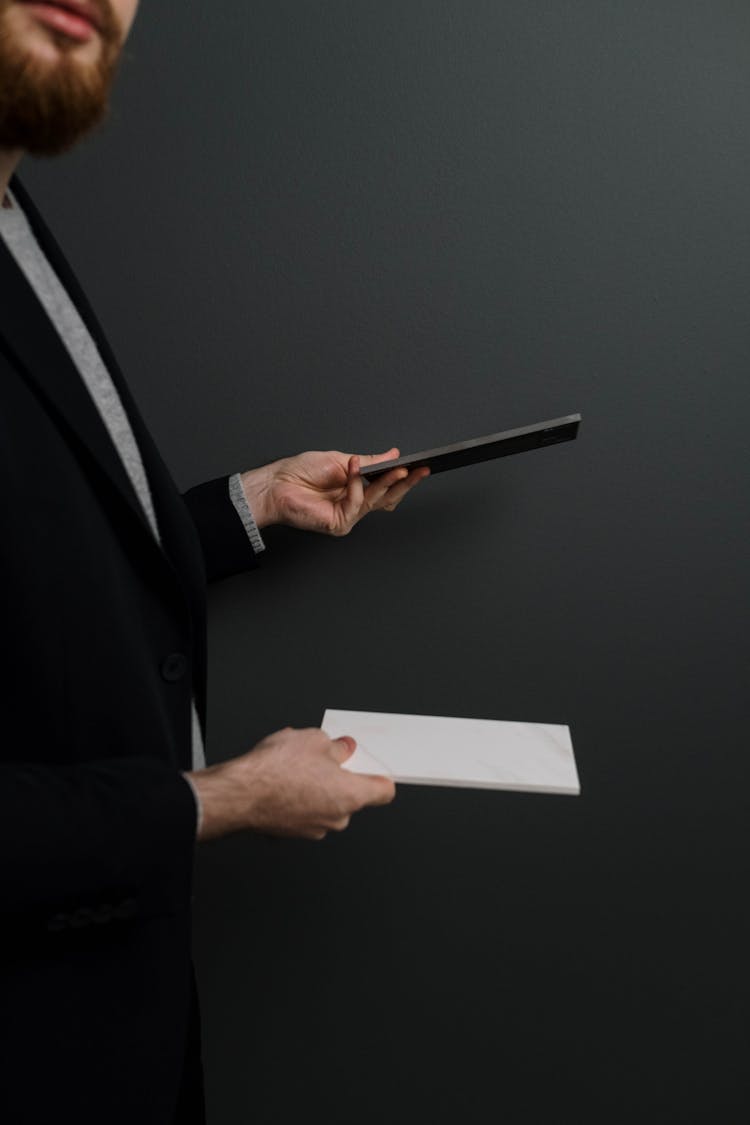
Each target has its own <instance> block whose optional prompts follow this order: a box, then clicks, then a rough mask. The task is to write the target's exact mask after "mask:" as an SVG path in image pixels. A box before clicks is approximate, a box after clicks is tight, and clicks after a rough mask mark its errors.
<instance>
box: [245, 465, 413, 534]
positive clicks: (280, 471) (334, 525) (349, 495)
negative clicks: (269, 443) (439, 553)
mask: <svg viewBox="0 0 750 1125" xmlns="http://www.w3.org/2000/svg"><path fill="white" fill-rule="evenodd" d="M398 456H399V451H398V449H396V448H395V447H394V448H393V449H387V450H386V451H385V453H374V454H370V455H367V456H365V455H357V454H353V453H340V452H338V450H331V451H330V452H328V453H318V452H311V453H299V454H298V455H297V456H296V457H286V458H284V459H282V460H281V461H273V462H272V463H271V464H270V465H264V466H263V467H262V468H260V469H249V470H248V471H247V472H245V473H242V474H241V480H242V488H243V491H244V493H245V497H246V499H247V502H248V504H249V506H250V511H251V512H252V513H253V518H254V519H255V522H256V524H257V525H258V527H259V528H260V529H262V528H263V527H268V526H269V525H271V524H274V523H281V524H286V525H287V526H288V527H296V528H298V529H299V530H301V531H319V532H322V533H323V534H325V535H347V534H348V533H349V532H350V531H351V529H352V528H353V527H354V525H355V524H356V523H358V522H359V521H360V520H361V519H362V517H363V516H366V515H367V514H368V513H369V512H378V511H381V512H392V511H393V510H394V509H395V508H396V507H397V506H398V505H399V504H400V503H401V501H402V500H403V498H404V496H406V494H407V492H410V491H411V489H412V488H414V486H415V485H416V484H418V483H419V482H420V481H421V480H424V478H425V477H427V476H429V474H430V470H429V469H428V468H426V467H422V468H419V469H412V470H411V471H409V470H408V469H406V468H404V467H401V468H396V469H390V470H389V471H388V472H387V473H382V474H381V475H380V476H377V477H375V478H374V479H373V480H372V481H371V482H367V481H366V480H365V479H364V478H363V477H362V476H360V471H359V470H360V467H362V466H364V467H366V466H368V465H373V464H375V463H376V462H378V461H394V460H395V459H396V458H397V457H398Z"/></svg>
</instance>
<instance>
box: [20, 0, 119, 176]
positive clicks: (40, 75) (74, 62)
mask: <svg viewBox="0 0 750 1125" xmlns="http://www.w3.org/2000/svg"><path fill="white" fill-rule="evenodd" d="M12 7H13V0H0V148H5V149H22V150H23V151H25V152H29V153H32V154H33V155H35V156H56V155H57V154H58V153H61V152H65V151H66V150H67V149H69V148H72V146H73V145H74V144H75V143H76V141H77V140H79V138H80V137H82V136H83V135H84V134H85V133H88V132H89V131H90V130H91V129H93V128H94V127H95V126H96V125H98V124H99V123H100V122H101V121H102V120H103V118H104V117H105V116H106V113H107V110H108V108H109V92H110V89H111V87H112V82H113V79H114V76H115V71H116V69H117V62H118V58H119V54H120V46H121V34H120V27H119V23H118V21H117V18H116V16H115V14H114V12H113V11H112V8H111V6H110V3H109V0H96V11H97V15H98V18H99V24H100V31H99V33H98V34H99V37H100V39H101V46H100V50H99V54H98V57H97V60H96V62H94V63H88V62H81V61H80V60H79V59H77V58H75V54H74V48H75V45H76V44H75V43H74V42H73V41H72V40H70V39H68V38H67V37H66V36H64V35H62V34H60V33H55V32H50V34H51V35H52V36H53V37H54V40H55V42H56V44H57V46H58V48H59V57H58V58H57V59H55V60H50V59H43V58H37V57H36V56H35V53H34V50H33V48H32V49H27V48H26V47H25V46H24V45H23V43H22V42H20V39H21V37H20V36H19V35H18V34H17V32H16V31H15V29H14V28H13V27H12V26H11V21H10V20H9V19H8V18H7V16H8V15H9V11H10V9H11V8H12Z"/></svg>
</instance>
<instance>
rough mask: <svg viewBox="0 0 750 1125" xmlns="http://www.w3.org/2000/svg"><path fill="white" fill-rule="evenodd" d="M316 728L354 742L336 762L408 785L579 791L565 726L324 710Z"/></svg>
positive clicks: (571, 748)
mask: <svg viewBox="0 0 750 1125" xmlns="http://www.w3.org/2000/svg"><path fill="white" fill-rule="evenodd" d="M321 726H322V728H323V730H324V731H325V732H326V734H328V735H329V736H330V737H331V738H339V737H340V736H341V735H343V734H348V735H351V737H352V738H353V739H355V741H356V743H357V749H356V750H355V751H354V753H353V754H352V756H351V758H349V759H347V761H346V762H345V763H344V768H345V769H349V770H352V771H353V772H354V773H377V774H386V775H387V776H389V777H392V778H393V780H394V781H396V782H405V783H411V784H414V785H457V786H469V787H472V788H479V789H520V790H524V791H526V792H531V793H567V794H573V795H575V794H578V793H580V785H579V782H578V772H577V770H576V763H575V758H574V756H573V744H572V742H571V738H570V729H569V728H568V727H567V726H562V725H559V724H556V723H515V722H504V721H501V720H496V719H456V718H442V717H440V716H436V715H392V714H384V713H382V712H377V711H337V710H331V709H329V710H327V711H326V712H325V714H324V716H323V722H322V723H321Z"/></svg>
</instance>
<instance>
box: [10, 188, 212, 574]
mask: <svg viewBox="0 0 750 1125" xmlns="http://www.w3.org/2000/svg"><path fill="white" fill-rule="evenodd" d="M11 190H12V191H13V192H14V194H15V195H16V198H17V199H18V201H19V203H20V204H21V206H22V208H23V210H24V213H25V214H26V217H27V219H28V220H29V223H30V225H31V228H32V230H33V231H34V234H35V236H36V238H37V240H38V242H39V244H40V246H41V247H42V250H43V251H44V253H45V254H46V256H47V259H48V260H49V262H50V265H51V266H52V268H53V269H54V271H55V273H56V274H57V276H58V277H59V279H60V281H61V282H62V284H63V286H64V287H65V289H66V290H67V292H68V295H69V296H70V298H71V300H72V301H73V303H74V304H75V306H76V308H77V309H78V312H79V314H80V316H81V318H82V319H83V321H84V323H85V325H86V327H87V328H88V330H89V332H90V333H91V336H92V338H93V340H94V342H95V344H96V346H97V348H98V350H99V354H100V355H101V357H102V360H103V361H104V364H105V366H106V368H107V370H108V372H109V374H110V376H111V378H112V381H113V383H114V385H115V387H116V389H117V392H118V394H119V396H120V399H121V401H122V404H123V407H124V409H125V412H126V414H127V415H128V420H129V422H130V425H131V427H132V430H133V435H134V437H135V440H136V442H137V445H138V448H139V450H140V453H141V458H142V460H143V465H144V469H145V471H146V476H147V478H148V482H149V486H150V488H151V493H152V498H153V502H154V508H155V510H156V515H157V520H158V525H159V533H160V537H161V540H162V547H163V551H160V550H159V545H158V543H157V542H156V540H155V539H154V536H153V532H152V530H151V527H150V525H149V523H148V520H147V518H146V515H145V513H144V511H143V508H142V506H141V503H140V500H139V499H138V496H137V494H136V492H135V489H134V488H133V485H132V483H131V481H130V477H129V476H128V474H127V472H126V470H125V467H124V465H123V463H122V460H121V458H120V455H119V453H118V452H117V449H116V448H115V446H114V444H113V443H112V439H111V438H110V436H109V432H108V430H107V428H106V426H105V425H104V422H103V421H102V418H101V416H100V414H99V411H98V409H97V407H96V406H95V404H94V402H93V400H92V398H91V396H90V394H89V392H88V389H87V388H86V386H85V384H84V382H83V380H82V378H81V376H80V373H79V372H78V370H77V368H76V366H75V364H74V363H73V361H72V359H71V357H70V355H69V353H68V350H67V348H66V347H65V345H64V344H63V342H62V340H61V339H60V337H59V336H58V334H57V332H56V330H55V328H54V326H53V325H52V324H51V323H50V321H49V318H48V316H47V314H46V312H45V310H44V309H43V308H42V306H41V304H40V303H39V301H38V299H37V297H36V295H35V293H34V292H33V290H32V288H31V286H30V285H29V284H28V282H27V281H26V278H25V277H24V275H23V274H22V272H21V271H20V269H19V268H18V265H17V263H16V261H15V259H14V258H13V256H12V254H11V253H10V251H9V250H8V248H7V247H6V246H5V244H4V242H3V241H2V239H0V294H2V313H3V315H2V319H1V320H0V336H2V337H4V338H5V342H6V345H7V347H8V348H10V350H11V351H12V352H13V354H14V356H15V359H16V362H17V364H18V366H19V367H20V369H21V371H22V372H23V374H24V376H25V377H26V378H27V379H28V380H29V381H30V382H31V383H32V384H33V385H34V387H35V389H36V390H37V392H38V393H39V394H40V395H41V396H42V397H43V399H44V400H45V401H46V403H47V404H48V406H49V408H50V409H51V410H52V411H53V413H54V414H55V415H57V417H58V418H59V419H60V420H61V421H62V423H63V424H64V426H65V428H66V429H67V431H68V432H69V434H70V435H71V436H72V437H73V439H74V440H75V441H77V442H79V443H81V444H83V445H84V446H85V448H86V449H87V450H88V452H89V453H90V455H91V456H92V457H93V459H94V461H95V462H96V464H97V465H98V466H99V468H100V469H101V470H102V471H103V472H104V473H105V475H106V476H107V478H108V479H109V481H110V482H111V484H112V485H113V486H114V488H115V490H116V492H117V494H118V495H119V496H120V498H121V499H122V500H123V502H124V503H125V505H126V508H127V510H128V511H129V513H130V514H131V516H132V517H133V519H134V520H135V521H136V523H137V524H138V526H139V527H140V529H141V531H142V532H143V534H145V535H146V536H147V537H148V539H149V541H150V542H151V543H152V544H153V546H154V548H155V549H156V550H157V551H158V553H159V555H160V556H161V557H162V559H163V560H164V559H165V558H166V560H167V561H168V562H169V561H172V560H173V562H174V564H177V561H178V560H181V561H184V559H185V556H186V554H187V556H188V557H191V556H193V557H194V555H195V551H194V544H192V545H188V544H187V543H186V539H187V538H189V537H190V536H192V537H195V531H194V529H193V528H192V527H186V514H185V512H184V510H183V509H184V505H183V504H182V501H181V499H179V493H178V492H177V489H176V487H175V485H174V482H173V481H172V478H171V476H170V474H169V471H168V470H167V468H166V466H165V465H164V462H163V461H162V459H161V457H160V455H159V453H158V451H157V449H156V446H155V445H154V443H153V441H152V439H151V436H150V434H149V433H148V430H147V429H146V426H145V424H144V422H143V420H142V418H141V416H140V413H139V411H138V409H137V407H136V404H135V402H134V401H133V398H132V396H131V394H130V391H129V389H128V386H127V384H126V382H125V380H124V378H123V376H122V373H121V371H120V369H119V367H118V365H117V361H116V360H115V357H114V354H113V353H112V350H111V348H110V347H109V344H108V343H107V340H106V338H105V336H104V333H103V332H102V330H101V327H100V325H99V323H98V322H97V320H96V317H95V316H94V313H93V310H92V309H91V306H90V305H89V303H88V300H87V299H86V296H85V294H84V293H83V290H82V289H81V287H80V285H79V283H78V281H77V279H76V277H75V275H74V274H73V272H72V271H71V269H70V267H69V266H68V264H67V262H66V260H65V257H64V255H63V254H62V251H61V250H60V248H59V247H58V245H57V243H56V242H55V240H54V238H53V237H52V235H51V233H50V231H49V230H48V228H47V226H46V224H45V223H44V221H43V219H42V218H41V215H40V214H39V212H38V211H37V209H36V207H35V206H34V204H33V202H32V201H31V199H30V198H29V196H28V194H27V193H26V191H25V190H24V188H23V186H22V185H21V184H20V183H19V181H18V180H17V179H16V178H14V179H13V180H12V181H11ZM175 497H177V498H178V503H177V504H175ZM187 522H188V523H189V520H187ZM191 547H192V550H191ZM175 569H176V565H175ZM192 577H196V575H195V573H194V574H193V575H191V578H192ZM185 592H186V593H187V591H185Z"/></svg>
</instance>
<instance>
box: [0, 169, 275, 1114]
mask: <svg viewBox="0 0 750 1125" xmlns="http://www.w3.org/2000/svg"><path fill="white" fill-rule="evenodd" d="M11 186H12V189H13V191H14V192H15V194H16V196H17V198H18V199H19V201H20V202H21V204H22V206H23V208H24V210H25V212H26V214H27V216H28V218H29V219H30V221H31V224H32V227H33V229H34V231H35V233H36V236H37V238H38V239H39V242H40V243H41V245H42V248H43V249H44V251H45V252H46V254H47V256H48V258H49V260H50V262H51V264H52V266H53V268H54V269H55V271H56V272H57V274H58V276H59V277H60V279H61V281H62V282H63V284H64V285H65V287H66V288H67V290H68V293H69V294H70V296H71V298H72V299H73V301H74V303H75V304H76V306H77V308H78V310H79V312H80V314H81V316H82V317H83V320H84V321H85V323H86V325H87V327H88V328H89V330H90V332H91V334H92V336H93V338H94V340H95V342H96V344H97V346H98V348H99V351H100V353H101V355H102V357H103V359H104V362H105V364H106V365H107V367H108V369H109V372H110V374H111V376H112V379H113V381H114V383H115V385H116V387H117V390H118V392H119V394H120V396H121V399H122V402H123V405H124V407H125V410H126V412H127V414H128V416H129V419H130V422H131V425H132V428H133V432H134V435H135V438H136V441H137V443H138V446H139V449H140V452H141V455H142V458H143V463H144V466H145V470H146V474H147V476H148V480H149V483H150V486H151V490H152V493H153V499H154V506H155V509H156V514H157V519H158V522H159V528H160V532H161V536H162V541H163V547H160V546H159V545H158V544H157V542H156V540H155V539H154V537H153V534H152V532H151V529H150V527H149V525H148V523H147V520H146V518H145V516H144V514H143V511H142V509H141V506H140V503H139V501H138V498H137V496H136V494H135V492H134V490H133V488H132V486H131V484H130V480H129V478H128V476H127V473H126V471H125V469H124V467H123V465H122V463H121V461H120V458H119V455H118V453H117V451H116V449H115V448H114V446H113V444H112V442H111V440H110V438H109V435H108V433H107V430H106V428H105V426H104V424H103V423H102V421H101V419H100V417H99V414H98V412H97V409H96V407H95V406H94V404H93V402H92V400H91V398H90V396H89V393H88V391H87V389H86V388H85V386H84V384H83V382H82V380H81V378H80V375H79V374H78V372H77V370H76V368H75V366H74V365H73V363H72V362H71V360H70V358H69V356H68V353H67V351H66V349H65V347H64V346H63V344H62V343H61V341H60V339H59V337H58V335H57V333H56V331H55V329H54V328H53V326H52V325H51V324H50V322H49V321H48V319H47V317H46V314H45V313H44V311H43V310H42V307H41V305H40V304H39V302H38V301H37V299H36V297H35V295H34V293H33V292H32V290H31V288H30V287H29V285H28V284H27V282H26V280H25V278H24V276H23V275H22V273H21V271H20V270H19V269H18V267H17V265H16V263H15V261H14V259H13V258H12V256H11V255H10V253H9V252H8V250H7V248H6V247H5V245H4V243H3V242H2V240H1V239H0V301H1V304H0V474H1V478H0V597H2V605H3V613H2V648H1V653H2V655H1V656H0V667H1V672H2V675H1V678H0V685H1V686H0V691H1V692H2V696H1V698H2V712H1V713H0V724H1V725H0V730H1V731H2V740H1V742H0V927H1V929H0V944H1V945H2V976H3V980H2V990H1V992H0V1120H2V1121H3V1122H6V1121H7V1122H8V1125H20V1123H21V1122H26V1121H28V1122H34V1123H35V1125H47V1122H50V1121H53V1120H60V1119H64V1120H70V1121H75V1122H76V1123H77V1125H85V1123H88V1122H92V1123H93V1122H96V1123H97V1125H102V1123H103V1122H106V1123H107V1125H119V1123H120V1122H122V1123H123V1125H125V1123H126V1122H127V1125H133V1123H134V1122H137V1123H138V1125H150V1123H154V1125H157V1123H158V1125H168V1123H170V1122H171V1120H172V1116H173V1113H174V1106H175V1101H176V1098H177V1091H178V1087H179V1083H180V1075H181V1068H182V1061H183V1055H184V1050H185V1036H186V1027H187V1016H188V1011H189V996H190V972H191V965H190V904H191V871H192V863H193V853H194V847H195V830H196V810H195V803H194V799H193V794H192V792H191V790H190V788H189V786H188V783H187V782H186V781H185V779H184V778H183V777H182V776H181V773H180V771H181V770H187V769H190V766H191V760H190V750H191V722H190V697H191V692H194V694H195V699H196V705H197V710H198V713H199V717H200V721H201V725H202V728H203V731H204V733H205V728H206V626H205V585H206V579H208V580H209V581H210V580H211V579H214V578H221V577H224V576H226V575H229V574H234V573H238V572H240V571H242V570H244V569H247V568H250V567H252V566H254V565H255V556H254V554H253V551H252V548H251V546H250V543H249V542H248V539H247V536H246V534H245V531H244V528H243V527H242V524H241V521H240V519H239V517H238V515H237V513H236V512H235V510H234V508H233V506H232V504H231V501H230V500H229V497H228V494H227V478H226V477H221V478H218V479H217V480H213V481H209V482H207V483H206V484H202V485H199V486H198V487H196V488H193V489H191V490H190V491H189V492H187V493H186V494H185V495H184V496H181V495H180V494H179V492H178V490H177V488H176V487H175V484H174V482H173V481H172V479H171V477H170V474H169V471H168V470H167V468H166V466H165V465H164V463H163V461H162V460H161V458H160V456H159V454H158V452H157V450H156V448H155V446H154V444H153V441H152V440H151V438H150V437H149V434H148V431H147V430H146V427H145V425H144V423H143V420H142V418H141V417H140V415H139V413H138V410H137V408H136V406H135V404H134V402H133V399H132V398H131V395H130V393H129V391H128V388H127V385H126V383H125V381H124V379H123V376H122V374H121V372H120V370H119V369H118V366H117V363H116V361H115V358H114V356H113V355H112V352H111V350H110V348H109V347H108V345H107V341H106V339H105V338H104V335H103V333H102V331H101V328H100V327H99V325H98V324H97V322H96V320H95V318H94V315H93V313H92V311H91V308H90V307H89V304H88V302H87V301H86V298H85V296H84V294H83V293H82V291H81V289H80V286H79V285H78V283H77V282H76V280H75V278H74V277H73V275H72V273H71V271H70V269H69V267H68V266H67V264H66V262H65V259H64V257H63V255H62V253H61V252H60V250H59V248H58V247H57V246H56V244H55V242H54V241H53V239H52V237H51V235H50V233H49V231H48V230H47V228H46V227H45V225H44V223H43V221H42V219H41V217H40V216H39V214H38V212H37V211H36V209H35V208H34V206H33V204H32V202H31V200H30V199H29V197H28V195H27V194H26V192H25V191H24V189H23V187H22V185H21V184H20V183H19V182H18V181H17V180H14V181H13V182H12V184H11Z"/></svg>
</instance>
